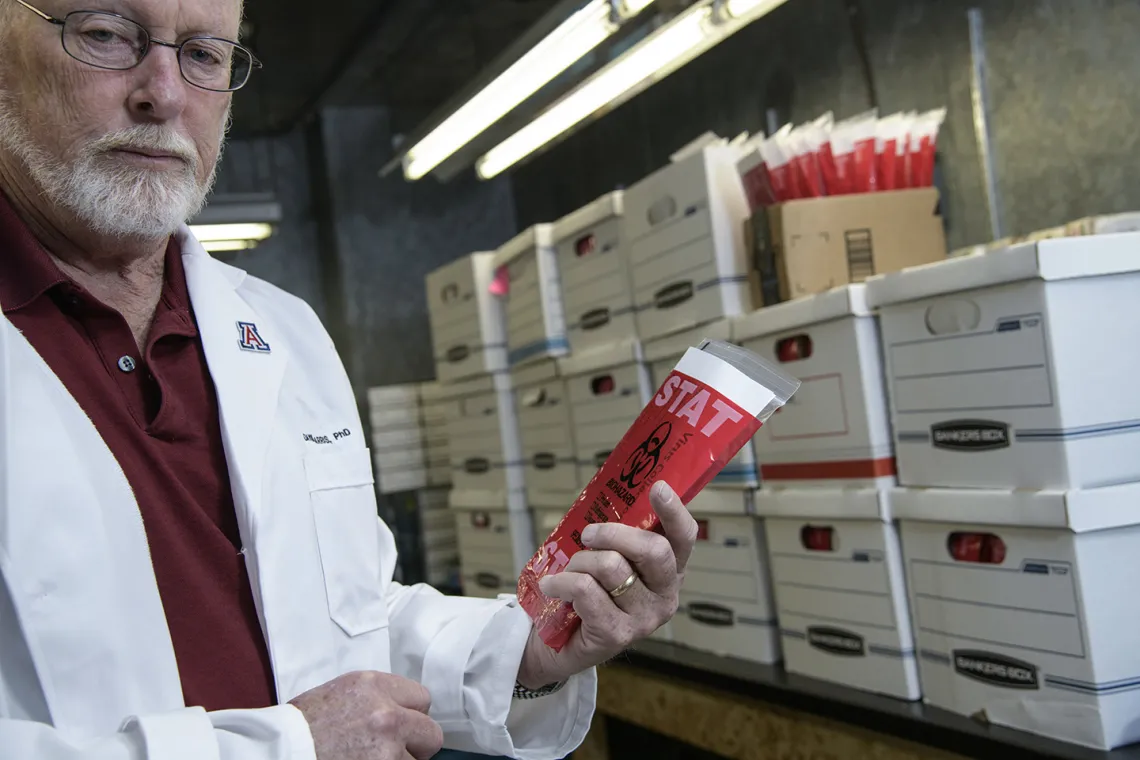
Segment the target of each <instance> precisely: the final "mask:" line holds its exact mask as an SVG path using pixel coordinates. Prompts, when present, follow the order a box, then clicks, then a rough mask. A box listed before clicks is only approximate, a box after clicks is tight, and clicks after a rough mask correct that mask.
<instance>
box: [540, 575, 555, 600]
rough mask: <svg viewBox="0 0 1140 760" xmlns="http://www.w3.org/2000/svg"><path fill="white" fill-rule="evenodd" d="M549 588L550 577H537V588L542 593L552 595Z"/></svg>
mask: <svg viewBox="0 0 1140 760" xmlns="http://www.w3.org/2000/svg"><path fill="white" fill-rule="evenodd" d="M549 589H550V578H549V577H544V578H539V579H538V590H539V591H541V592H542V593H544V594H546V595H547V596H550V597H553V594H551V593H550V590H549Z"/></svg>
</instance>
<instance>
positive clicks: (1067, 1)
mask: <svg viewBox="0 0 1140 760" xmlns="http://www.w3.org/2000/svg"><path fill="white" fill-rule="evenodd" d="M862 6H863V8H864V14H865V19H866V23H865V28H866V39H867V51H868V58H869V60H870V65H871V69H872V72H873V78H874V80H875V82H876V85H877V91H878V99H879V106H880V112H881V113H890V112H893V111H896V110H901V109H912V108H913V109H926V108H932V107H937V106H942V105H945V106H947V107H948V108H949V116H948V120H947V124H946V125H945V126H944V128H943V132H942V135H941V140H940V150H941V156H940V170H941V185H942V187H943V189H944V191H945V197H944V209H943V211H944V213H945V215H946V217H947V221H948V237H949V244H950V245H951V246H952V247H958V246H962V245H966V244H970V243H976V242H980V241H984V240H989V239H991V238H990V226H989V216H988V211H987V207H986V205H985V200H984V194H983V185H982V174H981V169H980V163H979V158H978V151H977V144H976V141H975V136H974V127H973V119H972V112H971V101H970V76H971V65H970V47H969V31H968V26H967V21H966V12H967V10H968V9H969V8H970V7H980V8H981V9H982V11H983V13H984V19H985V27H986V43H987V44H986V54H987V56H988V62H989V85H990V89H991V105H992V113H991V118H992V131H993V137H994V151H995V156H996V159H997V179H998V184H999V190H1000V195H1001V198H1002V200H1003V207H1004V217H1005V229H1006V233H1007V234H1010V233H1021V232H1028V231H1031V230H1034V229H1040V228H1042V227H1047V226H1052V225H1055V224H1059V223H1061V222H1064V221H1067V220H1069V219H1073V218H1077V217H1080V216H1084V215H1088V214H1094V213H1104V212H1112V211H1120V210H1126V209H1137V208H1140V179H1138V178H1136V177H1135V173H1134V172H1131V171H1129V169H1130V166H1131V164H1132V161H1131V160H1130V157H1131V156H1132V154H1133V153H1134V152H1135V150H1136V148H1137V143H1138V141H1140V137H1138V130H1136V129H1135V128H1134V126H1133V124H1132V121H1133V120H1132V115H1133V114H1135V113H1136V112H1137V110H1138V109H1140V94H1138V91H1137V90H1136V88H1134V87H1133V86H1132V83H1133V81H1134V80H1135V78H1136V76H1137V74H1138V73H1140V46H1137V45H1135V44H1134V40H1135V39H1137V38H1138V37H1140V5H1138V4H1136V3H1125V2H1114V1H1113V0H972V1H970V0H862ZM869 104H870V100H869V95H868V89H867V87H866V84H865V79H864V76H863V73H862V68H861V65H860V58H859V55H858V51H857V48H856V45H855V42H854V36H853V35H852V33H851V29H850V24H849V22H848V18H847V12H846V6H845V3H844V2H843V0H789V2H788V3H787V4H786V5H784V6H782V7H781V8H779V9H777V10H776V11H774V12H773V13H772V14H771V15H770V16H768V17H767V18H764V19H761V20H760V21H759V22H757V23H756V24H754V25H753V26H751V27H749V28H747V29H745V30H743V31H741V32H740V33H738V34H737V35H736V36H735V37H734V38H732V39H730V40H729V41H727V42H725V43H723V44H722V45H720V46H718V47H717V48H715V49H713V50H712V51H710V52H708V53H706V54H705V55H704V56H702V57H701V58H699V59H697V60H696V61H694V62H692V63H690V64H689V65H688V66H686V67H685V68H684V69H682V70H681V71H679V72H677V73H675V74H673V75H672V76H671V77H670V78H669V79H667V80H665V81H664V82H661V83H659V84H657V85H656V86H654V87H653V88H651V89H650V90H649V91H647V92H645V93H643V94H642V95H640V96H639V97H637V98H635V99H634V100H633V101H631V102H629V103H627V104H625V105H624V106H622V107H621V108H619V109H617V110H615V111H614V112H613V113H611V114H608V115H607V116H605V117H604V118H603V119H601V120H600V121H598V122H596V123H595V124H593V125H590V126H589V127H587V128H585V129H584V130H583V131H581V132H580V133H578V134H576V135H574V136H573V137H571V138H569V139H568V140H567V141H565V142H564V143H562V144H560V145H558V146H555V147H554V148H553V149H552V150H550V151H549V152H548V153H546V154H544V155H542V156H539V157H537V158H536V159H534V160H533V161H532V162H531V163H529V164H527V165H525V166H523V167H520V168H519V169H518V170H516V171H515V172H514V174H513V181H514V193H515V202H516V209H517V215H518V223H519V225H520V227H525V226H527V225H529V224H533V223H535V222H540V221H549V220H552V219H555V218H557V217H559V216H561V215H562V214H565V213H568V212H570V211H573V210H574V209H576V208H578V207H579V206H581V205H583V204H585V203H587V202H589V201H590V200H592V199H593V198H595V197H597V196H598V195H600V194H602V193H604V192H607V191H609V190H612V189H613V188H615V187H618V186H628V185H629V184H632V183H633V182H636V181H637V180H638V179H640V178H641V177H643V176H645V175H646V174H647V173H649V172H651V171H653V170H654V169H655V168H657V167H659V166H661V165H662V164H664V163H665V162H667V161H668V156H669V154H670V153H671V152H673V151H674V150H676V149H677V148H678V147H680V146H681V145H683V144H684V143H686V142H688V141H689V140H691V139H692V138H694V137H696V136H698V135H699V134H700V133H702V132H703V131H705V130H713V131H716V132H718V133H719V134H722V135H726V136H731V135H735V134H736V133H738V132H740V131H742V130H749V131H757V130H761V129H764V127H765V111H766V109H768V108H776V109H777V110H778V112H779V116H780V118H781V119H782V120H794V121H797V122H799V121H803V120H807V119H810V118H814V117H815V116H818V115H819V114H820V113H823V112H824V111H827V110H833V111H834V112H835V113H836V115H837V117H843V116H848V115H851V114H853V113H856V112H858V111H860V110H863V109H865V108H867V107H868V106H869Z"/></svg>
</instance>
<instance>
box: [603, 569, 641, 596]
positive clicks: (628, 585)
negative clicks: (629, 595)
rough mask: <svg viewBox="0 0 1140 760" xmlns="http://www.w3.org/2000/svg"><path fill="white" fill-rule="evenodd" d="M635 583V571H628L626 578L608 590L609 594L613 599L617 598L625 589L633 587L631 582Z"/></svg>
mask: <svg viewBox="0 0 1140 760" xmlns="http://www.w3.org/2000/svg"><path fill="white" fill-rule="evenodd" d="M635 583H637V573H630V574H629V577H628V578H626V579H625V581H624V582H623V583H622V584H621V585H620V586H618V587H617V588H615V589H614V590H613V591H611V592H610V596H612V597H613V598H614V599H617V598H618V597H619V596H621V595H622V594H624V593H625V592H626V591H629V590H630V589H631V588H633V584H635Z"/></svg>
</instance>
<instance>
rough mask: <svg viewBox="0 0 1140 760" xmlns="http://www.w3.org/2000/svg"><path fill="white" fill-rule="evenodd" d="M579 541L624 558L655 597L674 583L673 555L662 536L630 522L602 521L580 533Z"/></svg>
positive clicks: (674, 566) (674, 557) (672, 586)
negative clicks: (636, 526) (602, 522)
mask: <svg viewBox="0 0 1140 760" xmlns="http://www.w3.org/2000/svg"><path fill="white" fill-rule="evenodd" d="M582 540H583V541H584V542H585V543H586V546H587V547H588V548H590V549H594V550H596V551H607V550H608V551H613V552H617V553H618V554H620V555H622V556H623V557H625V558H626V560H628V561H629V563H630V564H631V565H632V566H633V569H634V570H635V571H637V574H638V575H639V576H641V580H642V582H643V583H644V584H645V585H646V587H647V588H648V589H649V590H650V591H652V592H653V593H655V594H657V595H659V596H665V595H667V594H669V593H670V592H671V591H672V590H673V589H674V588H675V587H676V585H677V564H678V562H677V557H676V556H675V555H674V553H673V547H672V545H671V544H670V543H669V540H668V539H666V538H665V537H664V536H661V535H659V534H657V533H654V532H653V531H649V530H642V529H641V528H635V527H633V526H631V525H622V524H620V523H605V524H602V525H595V526H593V527H592V528H591V529H590V530H588V531H586V532H584V533H583V534H582ZM580 553H581V552H579V554H580ZM575 556H577V555H575ZM626 577H628V575H627V576H626ZM623 580H625V578H622V579H621V580H619V581H618V583H621V581H623Z"/></svg>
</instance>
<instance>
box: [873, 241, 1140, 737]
mask: <svg viewBox="0 0 1140 760" xmlns="http://www.w3.org/2000/svg"><path fill="white" fill-rule="evenodd" d="M1138 292H1140V234H1135V233H1131V234H1109V235H1100V236H1091V237H1073V238H1061V239H1045V240H1041V241H1038V242H1030V243H1026V244H1022V245H1017V246H1014V247H1011V248H1008V249H1004V250H995V251H990V252H987V253H984V254H981V255H972V256H964V257H961V258H954V259H951V260H948V261H946V262H943V263H940V264H935V265H929V266H925V267H916V268H913V269H910V270H904V271H902V272H899V273H896V274H892V275H886V276H883V277H879V278H875V279H872V280H870V281H869V282H868V292H867V296H868V301H869V304H870V305H871V306H876V307H878V308H879V309H880V313H881V326H882V342H883V346H884V354H885V359H886V367H887V377H888V383H889V391H890V402H891V403H890V408H891V417H892V423H893V428H894V437H895V444H896V451H897V457H898V477H899V482H900V484H901V486H902V487H900V488H899V489H897V490H896V491H895V492H894V493H893V494H892V497H891V502H892V509H893V511H894V514H895V516H897V517H899V518H901V521H902V522H901V524H902V539H903V547H904V554H905V561H906V562H905V564H906V573H907V581H908V588H909V594H910V598H911V604H912V607H913V610H914V623H915V629H916V635H917V644H918V649H919V655H920V667H921V675H922V683H923V691H924V694H925V697H926V700H927V701H928V702H930V703H931V704H934V705H937V706H939V707H943V708H946V709H950V710H954V711H957V712H960V713H963V714H967V715H975V714H979V713H980V714H984V715H985V716H986V718H987V719H988V720H989V721H990V722H992V723H999V724H1003V725H1008V726H1013V727H1015V728H1020V729H1024V730H1028V731H1033V732H1035V733H1040V734H1044V735H1047V736H1051V737H1054V738H1057V739H1061V740H1065V741H1071V742H1076V743H1079V744H1085V745H1089V746H1094V747H1100V748H1109V747H1115V746H1118V745H1121V744H1125V743H1128V742H1132V741H1136V740H1137V739H1140V723H1137V721H1136V715H1137V714H1140V655H1138V654H1137V653H1136V648H1135V647H1134V646H1133V645H1132V641H1131V631H1132V630H1133V629H1134V627H1135V625H1136V623H1137V621H1140V603H1137V602H1136V601H1135V598H1134V597H1133V596H1132V594H1131V593H1130V589H1129V588H1128V583H1129V582H1130V581H1129V579H1130V577H1131V572H1132V571H1131V568H1132V566H1133V565H1134V564H1135V563H1136V562H1137V561H1138V559H1137V558H1138V557H1140V484H1138V483H1140V457H1138V456H1137V453H1138V452H1140V421H1138V420H1140V398H1138V397H1137V396H1136V394H1135V393H1134V392H1133V390H1132V384H1133V383H1134V382H1135V381H1134V378H1135V377H1137V373H1140V352H1138V351H1137V350H1136V349H1135V341H1136V335H1137V334H1138V331H1140V301H1138V300H1137V298H1136V294H1137V293H1138Z"/></svg>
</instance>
